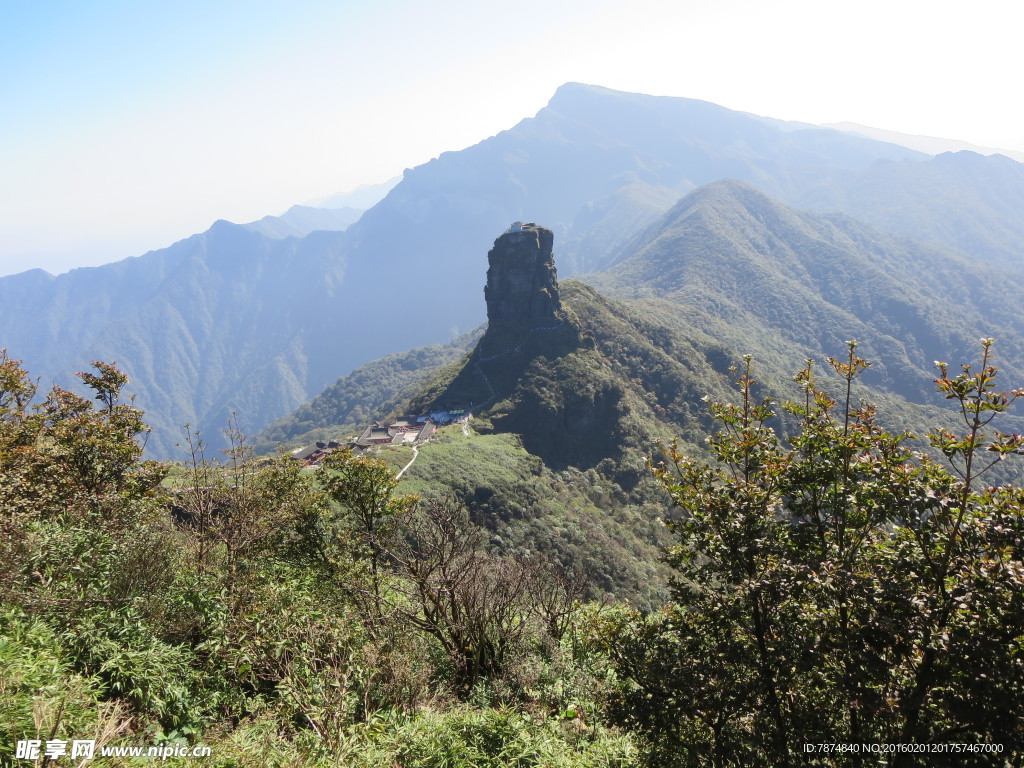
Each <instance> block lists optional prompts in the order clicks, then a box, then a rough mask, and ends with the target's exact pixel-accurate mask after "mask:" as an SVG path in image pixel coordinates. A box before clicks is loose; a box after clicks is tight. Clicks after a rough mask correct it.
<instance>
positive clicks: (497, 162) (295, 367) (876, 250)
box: [0, 84, 1024, 457]
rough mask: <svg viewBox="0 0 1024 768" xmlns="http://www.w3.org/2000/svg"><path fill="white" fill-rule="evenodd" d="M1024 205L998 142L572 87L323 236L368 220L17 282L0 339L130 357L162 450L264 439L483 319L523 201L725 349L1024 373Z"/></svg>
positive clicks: (290, 223)
mask: <svg viewBox="0 0 1024 768" xmlns="http://www.w3.org/2000/svg"><path fill="white" fill-rule="evenodd" d="M722 179H731V180H736V181H738V182H743V183H744V184H736V183H733V182H730V183H728V184H724V185H723V184H715V182H719V181H720V180H722ZM709 184H711V185H712V186H710V187H707V188H703V189H698V188H702V187H704V185H709ZM694 190H697V192H695V193H694V194H692V195H690V196H689V197H687V198H686V199H685V200H684V201H683V202H678V201H679V200H680V198H683V197H684V196H685V195H687V194H688V193H691V192H694ZM677 203H678V205H677ZM781 203H784V204H787V205H789V206H795V208H797V209H805V210H807V211H818V212H841V213H843V214H846V216H847V217H846V218H843V217H837V216H834V215H829V216H821V215H812V214H810V213H801V212H800V211H799V210H793V209H792V208H787V207H785V206H784V205H782V204H781ZM673 206H675V207H673ZM1021 210H1024V165H1021V164H1020V163H1016V162H1014V161H1013V160H1010V159H1008V158H1005V157H1000V156H994V157H983V156H981V155H975V154H973V153H969V152H961V153H956V154H947V155H939V156H937V157H931V156H928V155H925V154H922V153H918V152H915V151H913V150H910V149H907V148H905V147H900V146H897V145H894V144H888V143H884V142H880V141H875V140H871V139H867V138H863V137H859V136H854V135H850V134H847V133H843V132H839V131H834V130H828V129H811V128H798V127H794V126H792V125H787V124H782V123H779V122H778V121H773V120H769V119H763V118H758V117H755V116H751V115H747V114H743V113H738V112H733V111H730V110H727V109H724V108H722V107H718V106H716V105H713V104H709V103H706V102H699V101H693V100H689V99H676V98H667V97H651V96H643V95H639V94H627V93H620V92H615V91H609V90H607V89H603V88H598V87H594V86H584V85H578V84H568V85H566V86H563V87H562V88H560V89H559V90H558V91H557V93H556V94H555V96H554V97H553V99H552V100H551V102H550V103H549V104H548V106H546V107H545V108H544V109H542V110H541V111H540V112H539V113H538V114H537V116H536V117H533V118H529V119H526V120H523V121H522V122H520V123H519V124H518V125H516V126H514V127H513V128H511V129H509V130H507V131H504V132H502V133H500V134H498V135H497V136H494V137H491V138H489V139H487V140H485V141H483V142H481V143H479V144H477V145H475V146H473V147H470V148H468V149H465V150H462V151H460V152H449V153H445V154H443V155H441V156H440V157H439V158H437V159H435V160H433V161H431V162H429V163H426V164H425V165H422V166H420V167H418V168H415V169H411V170H409V171H407V172H406V173H405V176H404V178H403V179H402V181H401V182H400V183H399V184H398V185H397V186H395V187H394V189H392V190H391V191H390V192H389V193H388V195H387V196H386V197H385V198H384V199H383V200H382V201H381V202H379V203H377V204H376V205H374V206H373V207H372V208H371V209H370V210H368V211H366V212H365V213H364V214H362V216H361V217H360V218H359V219H358V220H357V221H355V222H354V223H352V224H351V225H350V226H348V227H347V229H345V231H343V232H342V231H330V232H328V231H314V230H315V229H319V228H330V229H341V228H343V227H344V226H345V225H346V223H347V222H346V220H345V216H346V215H347V216H348V217H349V218H352V217H354V216H355V214H354V213H352V212H348V213H343V212H336V211H332V212H319V213H317V212H314V210H311V209H303V208H301V207H297V208H296V209H292V211H290V212H289V214H287V215H286V216H285V217H280V219H279V220H277V221H268V220H264V221H263V223H260V222H254V223H253V224H250V225H235V224H230V223H228V222H217V223H216V224H215V225H214V226H213V227H211V229H210V230H208V231H207V232H205V233H203V234H201V235H195V236H193V237H191V238H188V239H186V240H183V241H181V242H179V243H176V244H175V245H173V246H171V247H170V248H167V249H164V250H161V251H155V252H151V253H148V254H146V255H144V256H141V257H138V258H135V259H127V260H125V261H122V262H118V263H116V264H111V265H107V266H104V267H97V268H89V269H78V270H73V271H72V272H70V273H67V274H64V275H61V276H59V277H52V276H49V275H47V274H45V273H42V272H41V271H38V270H35V271H31V272H27V273H23V274H20V275H14V276H11V277H6V278H2V279H0V328H2V329H3V332H2V334H3V337H2V338H0V346H6V347H7V348H8V349H9V352H10V354H11V355H12V356H13V357H16V358H22V359H24V360H25V363H26V365H27V367H28V369H29V370H30V371H31V372H32V373H33V374H34V375H37V376H40V377H41V379H42V383H43V384H44V385H46V384H48V383H49V382H50V381H61V382H63V383H67V382H69V381H70V379H71V373H72V372H73V371H75V370H82V369H83V368H84V367H85V366H87V365H88V362H89V360H92V359H105V360H116V361H118V363H119V364H120V365H121V366H122V367H123V368H124V369H125V370H126V371H127V373H128V374H129V376H130V377H131V379H132V384H131V388H133V389H134V391H136V392H137V393H138V401H137V402H138V404H139V405H140V406H141V407H143V408H144V409H145V410H146V411H147V414H148V419H149V421H150V423H151V424H152V425H153V426H154V432H153V435H152V437H151V439H150V443H149V445H148V449H149V451H150V453H151V455H154V456H158V457H159V456H164V455H167V454H169V453H170V452H171V451H172V450H173V446H174V443H175V442H176V441H177V440H179V439H180V434H181V433H180V427H181V425H182V424H183V423H185V422H189V423H190V424H191V425H192V426H193V427H194V428H198V429H200V430H201V431H202V432H203V433H204V434H205V436H207V437H208V438H210V440H211V442H213V443H216V437H217V435H218V433H219V430H220V429H221V428H222V427H223V425H224V423H225V420H226V417H227V416H228V415H229V414H230V413H231V412H232V411H237V413H238V414H239V418H240V423H241V426H243V427H244V428H245V429H247V430H249V431H256V430H259V429H260V428H262V427H263V426H264V425H266V424H267V423H268V422H270V421H271V420H272V419H274V418H276V417H278V416H281V415H283V414H285V413H287V412H289V411H291V410H292V409H294V408H295V407H296V406H298V405H299V404H300V403H302V402H303V401H305V400H307V399H309V398H310V397H312V396H314V395H316V394H317V393H319V392H320V391H321V390H323V389H324V387H326V386H327V385H328V384H329V383H331V382H333V381H334V380H335V379H336V378H337V377H338V376H342V375H344V374H346V373H348V372H349V371H352V370H353V369H354V368H355V367H357V366H359V365H362V364H364V363H366V362H368V361H370V360H374V359H377V358H380V357H383V356H385V355H387V354H392V353H397V352H400V351H402V350H405V349H409V348H411V347H417V346H423V345H428V344H437V343H443V342H445V341H447V340H449V339H451V338H452V337H454V336H456V335H457V334H459V333H462V332H465V331H467V330H470V329H472V328H474V327H476V326H477V325H479V324H480V323H481V322H482V321H483V320H484V301H483V292H482V286H483V285H484V273H485V271H486V260H485V259H484V254H486V252H487V250H488V248H489V247H490V244H491V242H492V241H493V240H494V238H495V237H496V236H497V234H498V233H500V232H501V231H502V230H503V229H504V228H505V227H507V226H508V224H509V222H511V221H513V220H516V219H528V220H531V221H537V222H539V223H541V224H543V225H545V226H546V227H549V228H550V229H552V230H553V232H554V235H555V253H556V256H557V262H558V269H559V270H560V274H561V275H563V276H564V275H568V274H579V273H590V274H591V275H592V277H591V278H589V279H590V280H591V282H593V283H594V284H595V285H598V286H600V287H602V288H603V289H604V290H608V291H612V292H614V293H615V294H616V295H620V296H629V297H632V298H641V299H643V300H644V301H647V302H648V303H649V308H648V311H650V312H652V313H656V312H663V311H664V310H665V307H667V306H669V305H671V306H673V307H674V308H675V311H676V312H678V313H680V316H681V317H685V318H686V321H685V322H686V323H689V324H691V325H692V327H693V328H694V329H695V331H696V332H699V333H702V334H705V335H706V336H707V337H713V336H716V335H718V336H720V337H721V339H720V341H721V343H728V344H733V343H739V342H740V341H741V340H742V339H741V338H734V335H735V334H737V333H739V331H737V330H736V329H739V328H743V327H746V328H747V329H748V331H747V332H748V333H751V332H753V333H760V332H761V329H762V328H767V329H769V333H768V335H769V336H770V337H771V338H772V339H775V340H776V341H775V342H772V343H777V344H779V345H782V344H793V345H795V346H796V347H799V349H800V350H801V351H800V354H804V353H807V354H814V355H817V356H819V357H820V356H821V355H822V353H824V354H838V353H839V352H841V350H840V349H836V348H835V346H834V345H835V342H836V341H839V342H842V341H843V340H844V339H846V338H850V337H851V336H856V337H859V338H863V339H865V340H866V343H868V344H869V346H870V349H869V350H868V351H869V352H877V353H878V354H879V355H880V356H881V357H884V358H885V365H886V366H887V367H885V368H884V369H883V368H879V369H877V370H878V371H879V372H880V373H879V374H878V377H879V378H878V379H877V382H876V383H877V384H878V385H879V386H880V387H883V388H885V387H890V388H895V389H897V390H899V391H900V392H901V394H903V395H908V396H909V395H912V394H914V393H912V392H910V391H909V390H906V387H910V386H911V385H910V384H909V383H908V382H909V381H910V380H911V379H912V378H913V377H916V376H918V375H919V374H920V373H922V372H924V371H925V370H926V367H927V363H928V362H930V360H931V359H935V357H930V356H933V355H934V356H937V357H942V358H953V359H956V355H958V354H961V353H962V352H963V351H965V349H966V348H967V347H969V343H970V340H971V339H974V338H977V336H978V335H981V334H982V333H984V334H985V335H996V336H999V337H1000V339H1001V345H1002V348H1003V349H1005V353H1006V354H1007V356H1008V358H1009V359H1010V361H1011V367H1012V368H1014V369H1015V370H1017V371H1019V370H1024V368H1022V367H1018V363H1019V361H1020V360H1022V359H1024V356H1021V355H1020V342H1019V339H1020V330H1021V327H1020V321H1019V319H1018V317H1017V316H1016V314H1015V311H1014V309H1015V307H1019V306H1020V299H1021V298H1022V297H1021V295H1020V291H1019V286H1020V282H1019V273H1020V269H1021V263H1022V262H1021V250H1020V246H1019V244H1020V243H1021V242H1024V217H1021V216H1020V215H1019V211H1021ZM325 213H327V214H329V215H324V214H325ZM662 217H665V218H662ZM850 217H852V218H853V219H857V221H854V220H852V219H851V218H850ZM906 238H916V239H917V240H919V241H921V242H910V241H908V240H907V239H906ZM751 254H756V257H755V256H754V255H751ZM972 264H980V265H982V266H980V267H978V268H977V269H975V268H974V267H972V266H969V265H972ZM825 265H828V266H827V267H826V266H825ZM996 270H1002V272H1001V273H1000V272H997V271H996ZM1008 271H1009V272H1012V273H1013V278H1012V279H1007V277H1006V273H1007V272H1008ZM598 273H603V274H598ZM730 291H732V292H731V293H730ZM659 308H660V309H659ZM714 318H717V320H714ZM727 321H728V322H727ZM680 323H682V321H680ZM730 334H733V335H730ZM1003 339H1005V341H1006V343H1005V345H1003V344H1002V340H1003ZM765 343H766V344H768V343H769V342H767V341H766V342H765ZM925 375H927V374H925ZM923 385H924V387H925V388H927V381H924V382H923Z"/></svg>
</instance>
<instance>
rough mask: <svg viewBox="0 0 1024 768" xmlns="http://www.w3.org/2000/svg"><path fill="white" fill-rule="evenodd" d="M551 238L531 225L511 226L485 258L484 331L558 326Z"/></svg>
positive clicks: (544, 230)
mask: <svg viewBox="0 0 1024 768" xmlns="http://www.w3.org/2000/svg"><path fill="white" fill-rule="evenodd" d="M553 242H554V235H553V234H552V232H551V230H550V229H545V228H544V227H538V226H536V225H533V224H527V225H519V226H516V225H513V227H512V229H510V230H509V231H507V232H505V233H504V234H503V235H501V237H499V238H498V239H497V240H495V241H494V247H493V248H491V250H490V253H488V254H487V263H488V268H487V285H486V287H485V288H484V298H485V299H486V300H487V323H488V328H489V329H490V330H494V331H500V330H502V329H506V328H507V329H510V330H517V331H518V330H529V329H531V328H544V327H549V326H553V325H557V324H559V323H560V320H559V313H560V312H561V309H562V303H561V301H560V300H559V297H558V279H557V276H556V274H555V260H554V257H553V256H552V254H551V248H552V244H553Z"/></svg>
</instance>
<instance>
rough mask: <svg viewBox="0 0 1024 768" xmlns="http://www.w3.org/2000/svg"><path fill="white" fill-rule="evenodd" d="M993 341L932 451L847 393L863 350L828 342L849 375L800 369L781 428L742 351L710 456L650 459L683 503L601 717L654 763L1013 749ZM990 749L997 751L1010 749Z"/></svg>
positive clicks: (1008, 585)
mask: <svg viewBox="0 0 1024 768" xmlns="http://www.w3.org/2000/svg"><path fill="white" fill-rule="evenodd" d="M990 346H991V342H990V341H988V340H986V341H985V344H984V352H983V359H982V362H981V364H980V366H978V367H977V368H976V369H972V368H970V367H966V366H965V367H964V368H963V369H962V371H961V372H960V373H959V374H957V375H956V376H953V377H950V375H949V374H948V366H946V364H941V365H940V366H939V367H940V372H939V373H940V375H939V379H938V381H937V384H938V389H939V391H940V392H941V393H943V394H945V395H946V396H947V397H949V398H950V399H952V400H953V402H954V403H955V404H956V405H958V406H959V410H960V411H961V415H962V417H963V421H962V424H961V431H960V432H959V434H954V433H953V432H950V431H947V430H936V431H934V432H932V433H931V434H930V435H929V440H930V442H931V444H932V445H933V446H934V447H935V448H936V449H937V450H938V451H939V452H940V453H941V454H942V455H943V456H945V457H946V458H947V459H948V462H949V468H948V469H947V468H943V467H942V466H940V465H938V464H937V463H935V462H933V461H932V460H930V459H928V458H926V457H924V456H923V455H921V454H919V453H915V452H913V451H911V450H910V449H909V448H908V447H907V446H906V445H905V443H906V436H905V435H899V434H892V433H889V432H886V431H885V430H884V429H882V428H881V427H880V426H879V424H878V423H877V421H876V419H875V413H874V409H873V408H872V407H871V406H869V405H865V404H863V403H862V404H859V405H858V404H857V403H856V402H855V400H854V399H853V396H852V392H853V387H852V384H853V381H854V380H855V379H856V378H857V377H859V376H860V374H861V373H862V372H863V371H864V369H865V368H866V367H867V365H868V364H867V363H866V361H864V360H862V359H861V358H859V357H858V356H857V355H856V352H855V345H854V344H853V343H851V344H850V348H849V356H848V358H847V359H846V360H844V361H837V360H830V365H831V367H832V368H833V370H834V371H835V372H836V373H837V374H838V375H839V376H840V377H841V378H842V379H843V381H844V382H845V387H844V388H843V390H842V391H841V392H840V393H839V395H838V397H835V396H832V395H829V394H828V393H827V392H826V391H825V390H823V389H822V388H821V385H820V384H819V382H818V380H817V378H816V376H815V374H814V372H813V370H812V369H811V367H810V366H808V367H807V368H805V369H804V370H803V371H801V373H800V374H799V376H798V377H797V380H798V382H799V383H800V385H801V387H802V388H803V390H804V398H803V400H802V401H801V402H799V403H795V404H788V405H786V408H787V409H788V410H789V411H790V412H791V413H792V414H794V415H795V416H796V417H797V418H799V419H800V421H801V431H800V433H799V434H798V435H797V436H795V437H794V438H793V440H792V441H791V444H790V445H784V444H782V443H781V442H780V441H779V439H778V437H777V436H776V435H775V433H774V432H773V431H772V430H771V429H770V428H769V427H768V426H767V423H768V421H769V419H770V418H771V417H772V416H773V415H774V414H773V404H772V402H771V401H770V400H768V399H763V400H762V399H758V398H756V397H755V396H754V394H753V389H754V383H755V382H754V381H753V379H752V378H751V365H750V361H749V360H748V361H747V364H746V368H745V370H744V371H743V373H742V376H741V378H740V382H739V383H740V394H741V401H740V403H739V404H736V405H731V404H713V405H712V412H713V413H714V415H715V416H716V418H717V420H718V421H719V422H720V424H721V427H722V431H721V432H719V433H718V434H717V435H716V436H715V437H714V438H713V440H712V442H711V447H712V451H713V454H714V457H715V459H716V463H714V464H704V463H702V462H696V461H693V460H692V459H689V458H687V457H686V456H684V455H682V454H680V453H679V452H678V451H676V450H674V449H673V450H672V451H670V453H669V457H668V460H667V461H666V462H665V463H662V464H659V465H657V466H656V467H654V471H655V474H656V475H657V477H658V478H659V480H660V481H661V482H662V484H663V485H664V487H665V488H666V490H668V491H669V492H670V493H671V494H672V497H673V499H674V501H675V503H676V504H677V505H678V506H679V507H680V509H681V510H682V515H681V516H680V517H679V518H678V519H677V520H675V521H674V522H673V523H672V524H671V527H672V529H673V532H674V533H675V534H676V536H677V537H678V538H677V542H678V543H677V544H676V546H674V547H673V548H672V549H671V550H670V551H669V562H670V563H671V564H672V565H673V567H674V568H675V570H676V573H677V578H676V580H675V582H674V584H673V590H672V591H673V601H672V602H671V603H670V604H669V605H668V606H666V607H665V608H664V609H663V610H662V611H660V612H658V613H656V614H652V615H640V614H636V613H634V614H631V615H628V614H627V615H623V616H621V617H618V618H616V619H615V620H613V621H609V622H608V623H607V624H606V625H605V635H604V640H603V644H604V648H605V649H606V650H607V652H608V654H609V655H610V656H611V658H612V659H613V667H614V668H615V670H616V673H617V678H618V685H617V689H616V691H615V693H614V694H613V695H612V696H611V697H610V699H609V712H610V714H611V716H612V718H613V720H614V721H616V722H618V723H620V724H621V725H622V726H624V727H626V728H627V729H629V730H632V731H635V732H636V733H638V734H641V735H642V736H643V741H644V744H645V749H646V752H647V754H648V757H649V759H650V761H651V763H652V764H656V765H660V766H670V765H680V766H703V765H706V766H748V765H758V764H763V765H772V766H780V767H781V766H790V765H793V766H795V765H864V764H868V763H872V764H881V765H891V766H910V765H934V764H946V757H939V759H938V760H936V756H935V755H925V754H915V753H913V752H899V751H895V752H892V753H889V754H882V753H879V754H861V753H859V752H858V753H854V752H853V751H850V752H846V753H838V754H808V753H805V752H801V749H802V746H803V745H804V744H827V743H836V742H845V743H850V744H858V745H865V744H878V745H883V744H904V745H913V744H922V745H927V744H946V743H949V742H961V743H969V744H981V745H989V748H993V747H995V745H999V747H998V748H999V749H1000V751H1001V754H994V753H993V752H982V753H965V754H964V755H961V756H958V757H957V758H956V759H955V761H951V762H955V764H958V765H1003V764H1005V765H1016V764H1017V763H1018V762H1019V761H1020V759H1021V758H1022V757H1024V720H1022V718H1021V715H1020V712H1021V708H1022V705H1024V685H1022V680H1024V678H1022V676H1021V674H1020V673H1021V669H1022V666H1024V654H1022V645H1021V642H1022V640H1024V602H1022V595H1024V589H1022V588H1024V569H1022V564H1024V547H1022V543H1021V542H1022V540H1024V516H1022V512H1024V492H1022V491H1021V489H1019V488H1014V487H1012V486H1005V487H985V486H984V485H983V484H982V483H981V482H980V479H981V478H982V477H983V476H984V475H985V473H986V471H987V470H988V468H990V467H991V466H993V465H995V464H997V463H999V462H1000V461H1001V460H1003V459H1004V458H1009V459H1011V460H1013V459H1017V460H1019V457H1017V456H1015V454H1016V453H1017V452H1020V449H1021V448H1022V446H1024V438H1022V437H1020V436H1018V435H1005V434H1001V433H1000V432H998V431H994V430H992V429H991V428H990V426H989V425H990V423H991V422H992V420H993V418H994V417H996V416H998V415H999V414H1001V413H1002V412H1004V411H1005V410H1006V409H1007V407H1008V406H1009V404H1010V403H1012V402H1013V400H1015V399H1017V398H1018V397H1021V396H1024V390H1016V391H1013V392H998V391H996V390H995V383H994V378H995V368H994V367H993V366H992V365H991V359H990V352H991V350H990ZM1004 761H1005V762H1004Z"/></svg>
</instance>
